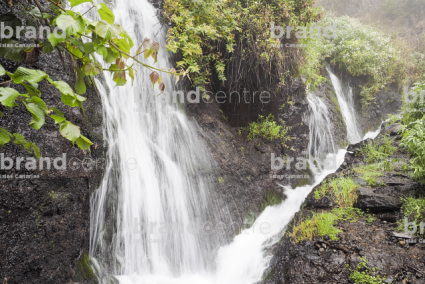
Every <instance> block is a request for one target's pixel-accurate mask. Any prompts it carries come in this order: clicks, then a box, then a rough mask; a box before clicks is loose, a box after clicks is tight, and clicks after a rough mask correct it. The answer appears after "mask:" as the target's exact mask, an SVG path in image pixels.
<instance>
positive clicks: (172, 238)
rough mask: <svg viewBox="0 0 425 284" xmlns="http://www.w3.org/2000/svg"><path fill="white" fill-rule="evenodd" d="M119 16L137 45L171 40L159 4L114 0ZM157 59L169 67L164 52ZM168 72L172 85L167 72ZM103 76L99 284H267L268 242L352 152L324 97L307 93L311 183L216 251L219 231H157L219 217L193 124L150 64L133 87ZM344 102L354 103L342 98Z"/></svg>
mask: <svg viewBox="0 0 425 284" xmlns="http://www.w3.org/2000/svg"><path fill="white" fill-rule="evenodd" d="M114 14H115V15H116V20H117V21H118V22H119V23H120V24H121V25H123V26H124V28H125V29H126V30H127V31H129V33H130V35H131V36H132V38H133V39H134V40H135V41H137V42H138V43H139V45H140V43H141V42H142V41H143V39H144V37H149V38H155V39H157V40H159V41H160V43H161V46H162V47H164V45H165V31H161V30H160V31H158V30H159V28H160V25H159V24H158V25H156V24H157V18H156V16H155V9H154V8H153V7H152V6H151V5H150V4H149V3H148V2H147V1H146V0H141V1H130V0H117V1H116V7H115V8H114ZM155 26H156V28H155ZM136 45H137V43H136ZM151 63H152V62H151ZM158 65H159V66H160V67H166V66H171V64H170V61H169V58H168V55H167V53H165V52H164V51H163V49H162V50H161V52H160V54H159V55H158ZM163 79H164V80H163V81H164V83H165V85H166V87H167V88H169V89H171V88H172V85H173V83H172V82H171V81H170V79H169V78H167V77H165V78H163ZM105 80H106V81H105V82H98V86H99V88H100V89H101V96H102V101H103V108H104V124H105V125H104V137H105V139H106V140H107V142H108V144H109V151H108V155H109V163H108V168H107V169H106V172H105V177H104V180H103V182H102V185H101V187H100V188H99V189H98V190H97V191H96V192H95V193H94V194H93V196H92V198H91V232H90V256H91V259H92V261H93V266H94V269H95V271H96V274H97V275H98V277H99V280H100V282H101V283H108V284H109V283H110V280H111V277H112V276H115V277H116V278H117V279H119V282H120V283H121V284H136V283H137V284H139V283H144V284H146V283H148V284H195V283H196V284H254V283H257V282H258V281H261V279H262V277H263V274H264V271H265V270H266V269H267V266H268V264H269V261H270V259H271V255H270V254H268V253H266V252H265V251H266V250H267V248H269V247H270V246H272V245H273V244H275V243H276V242H278V241H279V239H280V237H281V236H282V233H283V231H284V229H285V227H286V225H287V224H288V223H289V222H290V220H291V219H292V217H293V215H294V214H295V213H296V212H297V211H298V210H299V208H300V206H301V204H302V202H303V201H304V199H305V197H306V196H307V195H308V194H309V192H310V191H311V190H312V189H313V187H314V186H315V185H317V184H318V183H320V182H321V181H322V180H323V179H324V178H325V177H326V175H328V174H329V173H332V172H334V171H335V170H336V169H337V168H338V166H339V164H340V162H341V161H342V160H343V157H344V155H345V150H337V149H335V146H334V143H333V140H332V135H331V132H330V129H331V124H330V120H329V117H328V115H327V108H326V106H325V104H324V103H323V102H322V101H321V100H320V98H316V97H314V96H313V95H311V94H310V95H309V96H308V101H309V105H310V107H309V109H310V114H309V115H308V117H306V122H307V123H308V125H309V127H310V130H311V133H310V144H309V157H310V159H309V160H310V161H314V163H313V162H311V165H310V166H311V168H315V169H316V171H314V173H315V179H314V183H313V184H312V185H308V186H303V187H299V188H297V189H296V190H292V189H291V188H290V187H286V188H285V194H286V196H287V198H286V200H285V201H284V202H282V203H281V204H279V205H276V206H271V207H267V208H266V209H265V210H264V212H263V213H262V214H261V215H260V216H259V217H258V218H257V220H256V221H255V223H254V224H253V226H252V227H251V228H249V229H246V230H244V231H242V232H241V233H240V234H238V235H237V236H236V237H235V238H234V240H233V241H232V242H231V243H230V244H228V245H226V246H222V247H220V248H219V249H218V243H219V236H217V235H216V234H213V235H208V234H202V233H193V232H189V231H188V230H187V227H186V229H184V230H183V231H181V230H180V231H179V232H178V233H176V232H175V231H173V232H172V233H167V232H165V233H164V232H163V231H162V232H161V230H160V228H161V226H162V227H163V226H164V225H165V227H169V226H167V224H168V225H170V224H171V223H172V224H180V225H183V226H187V225H189V224H193V222H194V221H195V220H198V221H197V223H198V224H199V223H202V222H206V221H207V220H210V219H214V220H221V219H222V217H221V216H220V212H221V210H218V209H217V208H215V206H214V198H213V196H211V194H212V193H211V192H210V190H209V189H208V185H207V184H208V183H207V181H206V175H207V174H208V172H207V171H208V169H209V162H208V159H207V157H206V156H205V152H206V151H205V146H204V145H203V143H202V142H201V141H200V140H199V139H198V138H197V131H196V128H195V127H194V126H193V125H192V123H190V122H189V121H188V120H187V118H186V117H185V115H184V113H183V111H182V110H181V109H180V108H179V107H178V105H177V104H173V103H166V102H164V101H163V100H162V99H161V97H159V96H157V95H158V93H159V91H158V90H157V89H156V90H155V91H154V90H153V89H152V84H151V83H150V82H149V81H148V71H147V70H146V69H143V68H139V69H138V77H137V79H136V81H135V83H134V86H133V87H131V86H125V87H119V88H115V87H114V83H113V82H112V80H111V78H106V79H105ZM338 102H339V103H340V104H341V105H344V106H345V107H348V103H347V101H346V99H345V98H344V97H342V95H341V98H338ZM135 108H136V109H135ZM344 119H345V122H346V124H347V127H350V128H349V129H348V131H354V132H356V133H358V130H357V129H354V130H353V127H356V123H355V118H354V115H351V116H344ZM352 139H353V141H355V140H356V139H357V137H353V138H352ZM350 141H352V140H350ZM326 154H328V155H326ZM154 223H156V225H154ZM217 249H218V251H217Z"/></svg>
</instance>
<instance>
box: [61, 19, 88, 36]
mask: <svg viewBox="0 0 425 284" xmlns="http://www.w3.org/2000/svg"><path fill="white" fill-rule="evenodd" d="M56 25H57V26H58V27H59V28H60V29H61V30H63V31H65V32H66V34H67V35H75V34H77V33H81V32H82V31H83V29H84V21H83V20H82V19H81V17H78V18H77V19H74V18H73V17H72V16H70V15H60V16H59V17H57V18H56Z"/></svg>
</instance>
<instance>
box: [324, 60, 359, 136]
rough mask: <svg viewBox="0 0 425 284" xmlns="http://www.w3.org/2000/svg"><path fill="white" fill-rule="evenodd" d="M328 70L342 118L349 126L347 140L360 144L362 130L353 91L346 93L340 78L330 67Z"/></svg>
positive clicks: (349, 88) (350, 89)
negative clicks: (358, 120)
mask: <svg viewBox="0 0 425 284" xmlns="http://www.w3.org/2000/svg"><path fill="white" fill-rule="evenodd" d="M326 70H327V71H328V73H329V76H330V77H331V81H332V85H333V86H334V89H335V93H336V97H337V99H338V104H339V107H340V110H341V114H342V117H343V119H344V122H345V124H346V126H347V138H348V141H349V142H350V143H351V144H354V143H358V142H360V141H361V140H362V137H363V136H362V134H361V129H360V127H359V126H358V122H357V114H356V110H355V108H354V101H353V89H352V88H351V87H348V90H347V91H345V92H344V90H343V88H342V85H341V82H340V80H339V79H338V77H337V76H336V75H335V74H334V73H333V72H332V70H331V68H330V67H329V66H326Z"/></svg>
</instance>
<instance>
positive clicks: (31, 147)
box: [0, 127, 40, 159]
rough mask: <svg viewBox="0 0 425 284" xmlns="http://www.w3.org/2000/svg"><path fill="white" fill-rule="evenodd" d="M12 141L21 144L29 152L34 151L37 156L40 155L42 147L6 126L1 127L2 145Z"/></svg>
mask: <svg viewBox="0 0 425 284" xmlns="http://www.w3.org/2000/svg"><path fill="white" fill-rule="evenodd" d="M10 141H12V142H13V143H14V144H16V145H19V146H21V147H22V148H24V149H25V150H26V151H28V152H29V153H31V152H34V155H35V157H36V158H37V159H38V158H39V157H40V149H39V148H38V147H37V145H35V144H34V143H32V142H28V141H27V140H25V137H24V136H22V135H21V134H19V133H13V134H12V133H10V132H9V131H7V130H6V129H4V128H1V127H0V146H1V147H3V146H4V145H5V144H7V143H9V142H10Z"/></svg>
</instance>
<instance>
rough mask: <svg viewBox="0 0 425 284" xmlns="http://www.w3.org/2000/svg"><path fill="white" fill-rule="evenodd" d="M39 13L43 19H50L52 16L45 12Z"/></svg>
mask: <svg viewBox="0 0 425 284" xmlns="http://www.w3.org/2000/svg"><path fill="white" fill-rule="evenodd" d="M41 15H43V20H45V19H50V18H51V17H53V16H52V15H50V14H47V13H41Z"/></svg>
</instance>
